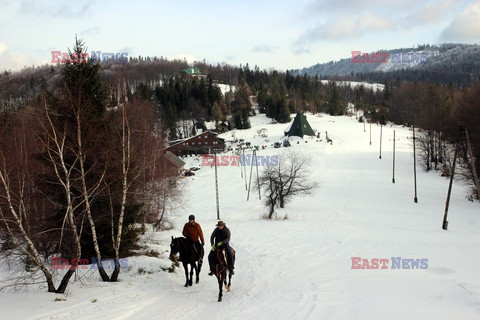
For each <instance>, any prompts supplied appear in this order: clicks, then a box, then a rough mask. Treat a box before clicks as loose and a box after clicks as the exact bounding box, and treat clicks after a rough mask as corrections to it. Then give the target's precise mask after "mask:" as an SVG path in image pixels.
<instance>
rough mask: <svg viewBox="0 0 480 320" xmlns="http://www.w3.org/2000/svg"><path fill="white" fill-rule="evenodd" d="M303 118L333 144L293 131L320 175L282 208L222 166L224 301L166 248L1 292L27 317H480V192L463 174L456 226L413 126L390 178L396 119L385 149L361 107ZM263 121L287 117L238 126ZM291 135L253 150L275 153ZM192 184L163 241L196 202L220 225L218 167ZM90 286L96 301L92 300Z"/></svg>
mask: <svg viewBox="0 0 480 320" xmlns="http://www.w3.org/2000/svg"><path fill="white" fill-rule="evenodd" d="M308 121H309V122H310V123H311V124H312V127H314V128H317V129H318V130H319V131H321V132H322V138H324V135H323V132H325V131H326V130H328V134H329V137H331V138H332V140H333V144H332V145H327V144H326V143H325V141H323V142H316V141H315V139H307V141H308V143H305V142H303V141H302V142H301V143H300V144H297V143H296V141H295V142H294V143H293V144H292V147H291V148H292V149H295V150H301V151H302V152H304V153H305V154H307V155H308V156H310V157H311V159H312V166H311V168H312V178H313V179H315V180H316V181H317V182H318V183H319V185H320V187H319V188H318V190H317V191H316V192H315V194H314V196H312V197H301V198H297V199H295V200H294V201H292V202H291V203H289V204H288V205H287V207H286V208H285V209H283V210H279V216H281V217H283V216H284V215H287V216H288V219H287V220H275V221H265V220H263V219H260V216H261V215H262V213H264V212H265V210H266V209H265V207H264V205H263V202H261V201H259V200H258V194H257V193H255V192H254V191H252V193H251V194H250V201H249V202H247V201H246V197H247V193H246V191H245V181H244V180H243V179H242V178H241V176H240V169H239V168H237V167H222V168H219V182H220V206H221V218H222V219H223V220H225V221H226V223H227V226H228V227H229V228H230V229H231V231H232V246H233V247H234V248H235V249H236V251H237V263H236V270H235V271H236V273H235V275H234V276H233V278H232V292H230V293H228V292H225V291H224V300H223V302H221V303H218V302H217V301H216V298H217V292H218V287H217V282H216V279H215V278H214V277H208V276H207V271H208V270H207V269H208V268H207V267H206V265H204V269H203V270H202V274H201V278H200V283H199V284H198V285H196V284H194V285H193V286H192V287H190V288H184V287H183V284H184V273H183V269H179V270H177V271H176V273H166V272H163V271H159V268H158V262H157V261H158V259H157V258H150V259H148V260H145V258H138V259H137V260H135V259H133V260H132V270H131V271H130V272H129V273H127V274H124V275H123V278H122V277H121V279H122V282H120V283H117V284H103V283H100V282H93V285H94V287H88V286H83V287H82V288H81V290H73V289H72V291H71V293H70V295H69V296H68V297H67V301H65V302H53V301H52V300H53V298H52V295H51V294H50V295H49V294H44V293H39V294H38V295H37V296H36V297H35V298H34V299H31V297H28V299H30V300H27V298H26V297H25V296H22V297H19V296H12V295H6V294H1V295H0V309H2V310H5V309H6V310H7V313H6V314H7V315H12V316H16V317H18V318H22V319H48V318H51V319H67V318H68V319H71V318H72V317H81V318H82V319H94V318H97V317H99V316H102V317H103V318H109V319H110V318H112V319H229V320H234V319H242V320H243V319H257V318H258V319H274V320H277V319H385V318H388V319H404V318H411V319H422V318H425V319H478V318H480V281H479V280H478V279H479V275H480V272H479V271H478V267H477V266H478V265H479V263H480V257H479V255H478V248H479V247H480V232H479V231H478V228H479V226H480V216H479V214H478V213H479V212H480V210H479V209H480V206H479V204H478V203H471V202H469V201H467V200H466V199H465V190H466V189H465V188H466V187H463V186H461V184H459V183H456V184H455V185H454V189H453V194H452V200H451V207H450V215H449V221H450V225H449V230H448V231H444V230H442V229H441V221H442V216H443V210H444V201H445V194H446V190H447V186H448V180H447V179H445V178H442V177H440V176H439V175H438V174H437V173H434V172H431V173H425V172H423V171H422V170H421V168H420V167H419V169H418V197H419V203H417V204H415V203H414V202H413V196H414V195H413V167H412V161H413V158H412V153H411V140H408V139H407V137H408V136H410V135H411V133H410V132H409V131H408V129H406V128H400V127H397V128H395V130H396V133H397V138H398V139H399V140H398V141H397V154H396V156H397V158H396V159H397V166H396V183H395V184H392V182H391V179H392V151H391V147H392V142H391V141H389V139H392V138H393V129H394V128H391V127H384V128H383V150H382V159H381V160H380V159H379V158H378V155H379V130H380V127H378V126H376V125H372V145H371V146H370V145H369V127H368V126H367V130H366V132H364V131H363V125H362V124H360V123H358V122H356V121H355V119H351V118H347V117H336V118H332V117H328V116H323V117H318V116H313V115H310V116H308ZM262 122H263V123H262ZM260 127H267V129H268V131H269V139H270V141H269V142H268V143H269V144H272V143H273V142H274V141H277V140H276V139H280V137H281V132H282V130H283V128H284V127H286V126H283V125H271V124H268V120H267V119H265V118H264V117H263V116H261V115H260V116H256V117H253V118H252V129H251V130H247V131H237V132H236V136H237V137H239V138H242V137H244V138H246V140H247V141H251V142H252V144H265V142H264V140H263V139H261V138H253V135H254V134H255V133H256V130H257V129H258V128H260ZM226 138H227V139H228V138H230V136H229V134H226ZM282 149H283V148H282ZM282 149H280V150H279V149H273V148H267V149H266V150H260V151H259V152H258V154H259V155H275V154H278V152H280V151H281V150H282ZM195 164H199V161H198V160H194V159H188V164H187V166H193V165H195ZM247 174H249V171H248V170H247ZM254 176H255V174H254ZM186 185H187V190H186V193H187V194H188V198H189V199H188V205H187V206H186V207H185V208H184V210H182V211H181V212H178V216H177V217H176V218H175V219H174V220H175V223H176V226H177V230H172V231H169V232H161V233H157V234H155V235H154V237H155V239H156V241H159V242H160V244H161V247H162V248H164V249H167V248H168V245H169V240H170V236H172V235H173V236H179V235H180V230H179V227H180V226H181V225H182V224H183V223H184V221H185V219H186V217H187V216H188V214H191V213H193V214H195V215H196V217H197V221H198V222H200V223H201V225H202V227H203V229H204V232H205V235H206V237H207V239H208V237H209V235H210V233H211V232H212V230H213V226H214V224H215V221H216V219H215V218H216V217H215V189H214V187H213V186H214V170H213V169H212V168H206V167H203V168H202V169H201V170H200V171H197V173H196V176H195V177H193V178H189V180H188V181H186ZM207 242H208V240H207ZM206 248H208V246H206ZM166 255H168V253H164V256H166ZM351 257H362V258H368V259H371V258H388V259H391V257H402V258H413V259H415V258H418V259H420V258H428V269H425V270H419V269H414V270H392V269H386V270H380V269H377V270H352V269H351V264H352V263H351ZM129 262H130V261H129ZM129 264H130V263H129ZM145 265H146V269H147V270H150V271H151V274H145V275H141V276H140V275H136V274H135V271H136V270H137V269H136V268H140V267H145ZM92 298H96V299H97V300H98V301H97V302H96V303H92V302H91V301H90V300H91V299H92ZM15 299H20V301H21V302H22V303H25V304H26V305H28V306H29V307H28V308H24V309H23V310H14V309H13V308H12V307H9V306H10V305H14V304H15V303H18V301H15Z"/></svg>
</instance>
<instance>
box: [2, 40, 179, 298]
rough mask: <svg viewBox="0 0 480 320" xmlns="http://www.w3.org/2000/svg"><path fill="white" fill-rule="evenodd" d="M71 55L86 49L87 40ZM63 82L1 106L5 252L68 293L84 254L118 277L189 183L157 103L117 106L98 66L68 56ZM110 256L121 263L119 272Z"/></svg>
mask: <svg viewBox="0 0 480 320" xmlns="http://www.w3.org/2000/svg"><path fill="white" fill-rule="evenodd" d="M72 52H75V53H77V54H81V53H82V52H84V45H83V43H82V42H81V41H79V40H77V41H76V43H75V46H74V48H73V49H72ZM118 82H120V83H121V82H122V81H121V80H119V81H118ZM58 84H59V85H58V87H56V88H52V89H50V90H45V91H44V92H43V94H42V96H41V97H40V98H36V99H32V100H30V102H29V104H30V105H29V106H28V107H22V108H18V109H16V110H11V109H9V110H2V111H0V128H1V130H0V141H1V144H0V251H1V253H2V256H4V257H7V258H8V259H12V260H13V263H14V264H16V265H17V264H18V263H20V262H23V263H24V264H25V268H26V270H29V271H31V272H34V271H40V272H41V273H42V274H43V276H44V278H45V282H46V284H47V290H48V291H49V292H58V293H63V292H65V289H66V287H67V285H68V283H69V280H70V278H71V276H72V275H73V273H74V272H75V270H76V269H77V268H78V264H79V261H88V263H94V262H95V263H97V264H98V271H99V274H100V276H101V278H102V280H103V281H117V280H118V277H119V273H120V259H121V258H122V257H125V256H128V255H130V254H131V251H132V250H134V249H138V246H137V240H138V236H139V234H140V232H142V231H144V230H142V227H139V226H141V225H142V224H144V223H146V222H151V223H154V224H156V225H161V224H162V219H164V218H165V215H164V213H165V206H166V202H167V199H169V198H171V197H174V196H176V195H177V194H178V193H179V192H180V190H178V188H177V187H176V184H175V181H176V179H177V172H176V169H174V168H172V166H171V165H170V164H169V162H168V161H166V159H165V158H164V157H163V153H162V149H163V148H164V146H165V140H166V139H165V136H164V129H163V127H162V125H161V123H160V122H159V119H158V116H156V112H155V104H154V103H152V101H150V100H148V99H143V98H142V97H141V96H139V95H137V94H135V95H134V96H132V97H130V99H128V98H127V97H126V95H125V94H118V100H119V103H118V104H117V105H116V106H115V107H113V108H111V107H109V103H110V101H111V96H112V91H111V87H110V86H109V85H108V83H107V82H106V81H105V80H104V79H102V77H101V75H100V66H99V65H98V64H91V63H67V64H66V65H65V66H64V67H63V68H62V71H61V75H60V79H58ZM120 92H122V91H121V90H120ZM123 92H124V91H123ZM57 258H58V259H60V261H61V265H62V269H65V270H62V271H63V272H61V274H60V276H61V280H60V281H59V283H56V281H57V278H56V277H55V275H54V273H53V271H52V268H51V267H52V264H53V263H54V262H53V261H54V259H57ZM106 258H109V259H113V260H114V262H115V263H114V269H113V272H112V273H111V274H108V273H107V269H108V268H104V266H103V262H102V261H103V260H104V259H106ZM65 262H66V263H65ZM28 281H32V280H31V279H29V280H28ZM28 281H27V282H28Z"/></svg>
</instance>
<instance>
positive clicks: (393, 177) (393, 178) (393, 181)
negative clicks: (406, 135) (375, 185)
mask: <svg viewBox="0 0 480 320" xmlns="http://www.w3.org/2000/svg"><path fill="white" fill-rule="evenodd" d="M392 183H395V130H393V176H392Z"/></svg>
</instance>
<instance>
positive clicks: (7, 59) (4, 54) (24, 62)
mask: <svg viewBox="0 0 480 320" xmlns="http://www.w3.org/2000/svg"><path fill="white" fill-rule="evenodd" d="M1 46H2V44H0V71H3V70H21V69H22V68H24V67H26V66H31V65H38V63H39V61H37V60H35V59H32V58H30V57H28V56H27V55H25V54H21V53H18V52H13V51H12V50H10V49H8V48H6V46H5V45H3V47H1Z"/></svg>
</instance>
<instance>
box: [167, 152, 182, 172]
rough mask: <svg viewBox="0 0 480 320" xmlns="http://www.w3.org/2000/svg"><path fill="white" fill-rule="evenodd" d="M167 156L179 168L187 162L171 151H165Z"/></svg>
mask: <svg viewBox="0 0 480 320" xmlns="http://www.w3.org/2000/svg"><path fill="white" fill-rule="evenodd" d="M165 158H166V159H167V160H168V161H170V162H171V163H172V164H173V165H174V166H175V167H177V168H179V169H180V168H182V167H183V166H184V165H185V162H184V161H183V160H182V159H180V158H179V157H177V156H176V155H174V154H173V153H171V152H170V151H167V152H165Z"/></svg>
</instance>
